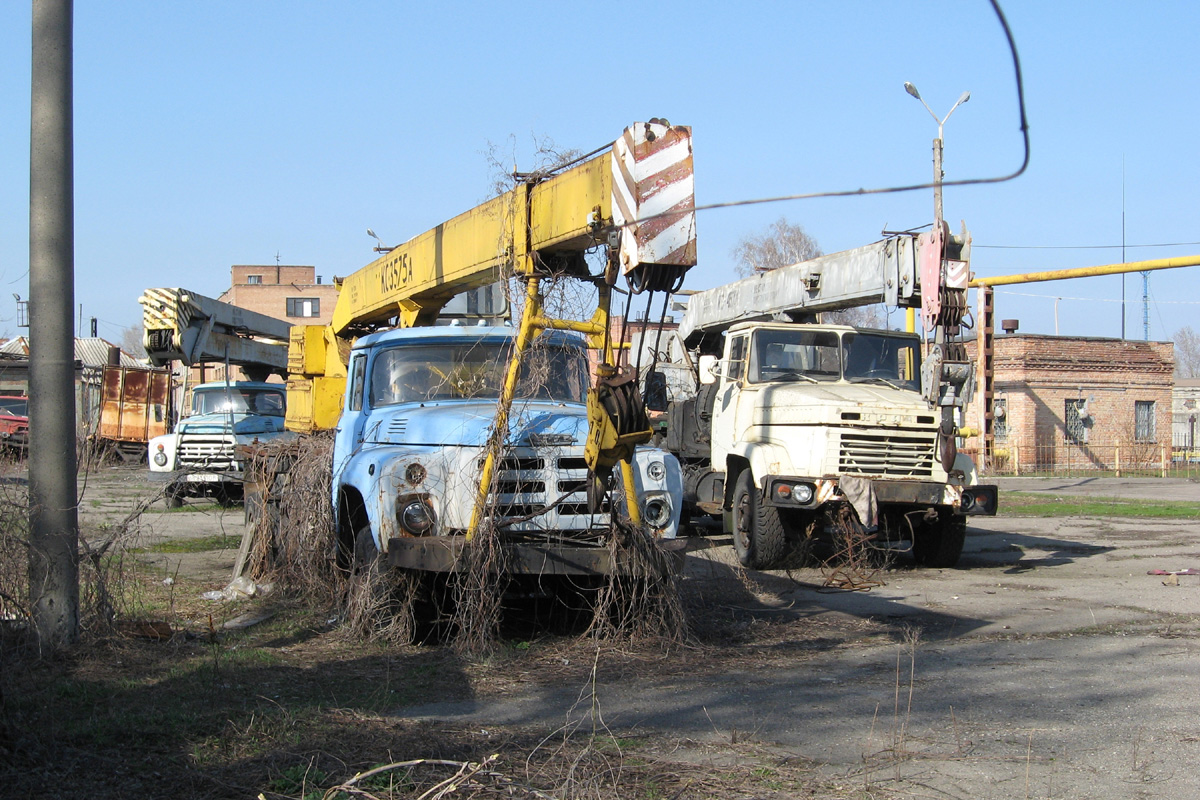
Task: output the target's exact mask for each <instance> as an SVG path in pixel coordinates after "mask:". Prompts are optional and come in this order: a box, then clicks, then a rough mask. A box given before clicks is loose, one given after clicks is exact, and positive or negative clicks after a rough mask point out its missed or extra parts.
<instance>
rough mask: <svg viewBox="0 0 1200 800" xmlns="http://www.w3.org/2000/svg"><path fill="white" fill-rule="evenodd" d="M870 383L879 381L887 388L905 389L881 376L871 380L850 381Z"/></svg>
mask: <svg viewBox="0 0 1200 800" xmlns="http://www.w3.org/2000/svg"><path fill="white" fill-rule="evenodd" d="M870 381H879V382H880V383H882V384H884V385H885V386H890V387H892V388H893V389H903V388H904V387H903V386H897V385H896V384H894V383H892V382H891V381H889V380H888V379H887V378H880V377H879V376H873V377H870V378H852V379H851V380H850V382H851V383H868V382H870Z"/></svg>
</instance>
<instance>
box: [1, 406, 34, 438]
mask: <svg viewBox="0 0 1200 800" xmlns="http://www.w3.org/2000/svg"><path fill="white" fill-rule="evenodd" d="M28 441H29V398H28V397H18V396H16V395H0V446H2V447H5V448H12V449H14V450H24V449H25V445H26V443H27V442H28Z"/></svg>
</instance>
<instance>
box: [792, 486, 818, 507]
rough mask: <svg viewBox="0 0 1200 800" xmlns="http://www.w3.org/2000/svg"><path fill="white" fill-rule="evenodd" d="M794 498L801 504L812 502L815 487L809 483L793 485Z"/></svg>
mask: <svg viewBox="0 0 1200 800" xmlns="http://www.w3.org/2000/svg"><path fill="white" fill-rule="evenodd" d="M792 499H793V500H795V501H796V502H797V503H799V504H800V505H805V504H807V503H811V502H812V499H813V489H812V487H811V486H809V485H808V484H807V483H798V484H796V485H795V486H793V487H792Z"/></svg>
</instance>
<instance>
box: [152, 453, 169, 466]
mask: <svg viewBox="0 0 1200 800" xmlns="http://www.w3.org/2000/svg"><path fill="white" fill-rule="evenodd" d="M154 463H155V464H157V465H158V466H160V467H165V466H166V465H167V454H166V453H164V452H162V451H161V450H160V451H158V452H157V453H155V454H154Z"/></svg>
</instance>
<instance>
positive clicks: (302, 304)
mask: <svg viewBox="0 0 1200 800" xmlns="http://www.w3.org/2000/svg"><path fill="white" fill-rule="evenodd" d="M287 315H288V316H289V317H319V316H321V299H320V298H319V297H289V298H288V299H287Z"/></svg>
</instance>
